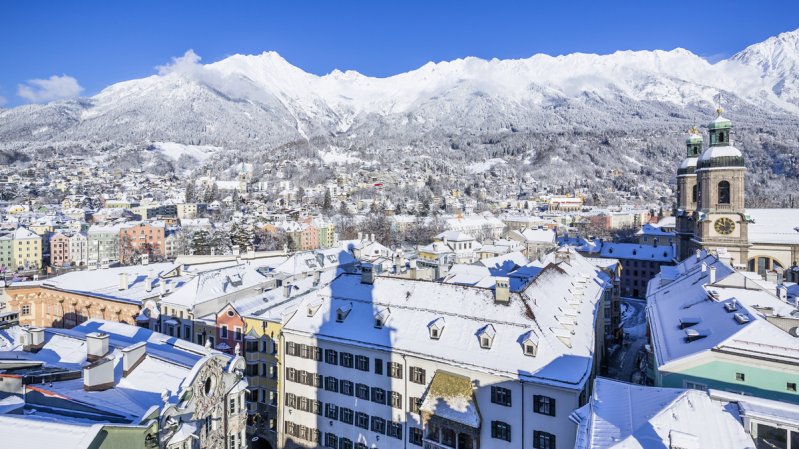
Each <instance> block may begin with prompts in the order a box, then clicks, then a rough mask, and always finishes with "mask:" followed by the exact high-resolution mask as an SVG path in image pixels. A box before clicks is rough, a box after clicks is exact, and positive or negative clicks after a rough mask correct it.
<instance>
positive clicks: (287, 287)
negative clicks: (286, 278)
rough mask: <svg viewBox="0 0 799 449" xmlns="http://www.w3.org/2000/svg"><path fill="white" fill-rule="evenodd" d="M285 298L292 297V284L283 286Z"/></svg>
mask: <svg viewBox="0 0 799 449" xmlns="http://www.w3.org/2000/svg"><path fill="white" fill-rule="evenodd" d="M283 296H285V297H286V298H288V297H289V296H291V284H290V283H288V282H286V283H285V284H283Z"/></svg>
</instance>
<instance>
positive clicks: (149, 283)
mask: <svg viewBox="0 0 799 449" xmlns="http://www.w3.org/2000/svg"><path fill="white" fill-rule="evenodd" d="M144 289H145V290H147V292H148V293H149V292H151V291H153V270H150V271H148V272H147V278H145V279H144Z"/></svg>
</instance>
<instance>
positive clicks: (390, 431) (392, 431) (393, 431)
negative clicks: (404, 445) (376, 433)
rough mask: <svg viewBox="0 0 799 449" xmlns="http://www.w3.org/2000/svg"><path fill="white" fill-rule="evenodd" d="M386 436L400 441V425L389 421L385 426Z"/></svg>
mask: <svg viewBox="0 0 799 449" xmlns="http://www.w3.org/2000/svg"><path fill="white" fill-rule="evenodd" d="M386 435H388V436H390V437H394V438H396V439H398V440H401V439H402V424H400V423H398V422H394V421H389V422H388V425H387V426H386Z"/></svg>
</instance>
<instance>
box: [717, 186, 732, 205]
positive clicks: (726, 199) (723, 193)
mask: <svg viewBox="0 0 799 449" xmlns="http://www.w3.org/2000/svg"><path fill="white" fill-rule="evenodd" d="M719 204H730V183H729V182H727V181H721V182H720V183H719Z"/></svg>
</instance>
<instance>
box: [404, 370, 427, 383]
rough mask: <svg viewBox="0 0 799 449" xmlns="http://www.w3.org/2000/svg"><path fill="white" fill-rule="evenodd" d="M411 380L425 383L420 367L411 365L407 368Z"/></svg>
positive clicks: (423, 372) (423, 373)
mask: <svg viewBox="0 0 799 449" xmlns="http://www.w3.org/2000/svg"><path fill="white" fill-rule="evenodd" d="M408 371H409V376H410V378H411V382H413V383H416V384H422V385H424V384H425V371H424V369H422V368H418V367H415V366H412V367H410V368H409V369H408Z"/></svg>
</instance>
